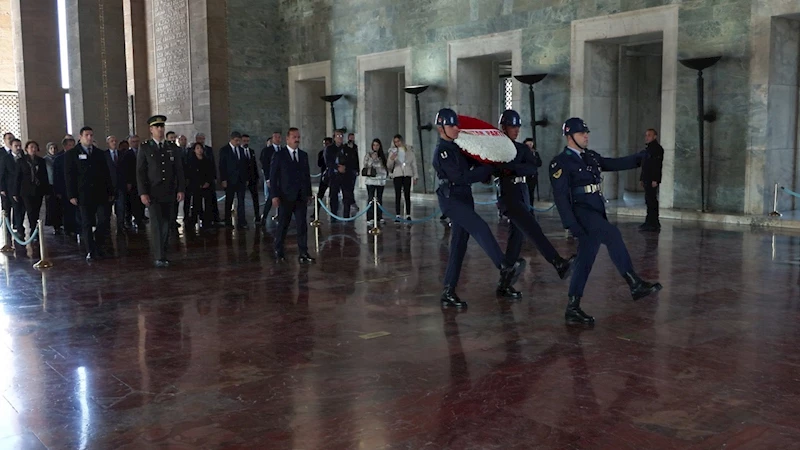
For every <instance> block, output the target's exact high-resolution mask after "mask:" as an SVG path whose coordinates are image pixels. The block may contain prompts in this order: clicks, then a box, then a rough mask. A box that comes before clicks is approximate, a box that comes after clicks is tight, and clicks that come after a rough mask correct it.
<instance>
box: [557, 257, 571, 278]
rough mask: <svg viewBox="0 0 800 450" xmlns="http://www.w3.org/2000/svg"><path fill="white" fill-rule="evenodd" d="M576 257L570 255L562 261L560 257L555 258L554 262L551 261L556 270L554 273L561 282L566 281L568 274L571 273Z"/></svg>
mask: <svg viewBox="0 0 800 450" xmlns="http://www.w3.org/2000/svg"><path fill="white" fill-rule="evenodd" d="M575 257H576V255H572V256H570V257H569V259H564V258H562V257H561V255H558V256H556V259H555V261H553V267H555V268H556V272H558V277H559V278H561V279H562V280H564V279H566V278H567V277H568V276H569V274H570V273H571V272H572V263H574V262H575Z"/></svg>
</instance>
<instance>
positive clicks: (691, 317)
mask: <svg viewBox="0 0 800 450" xmlns="http://www.w3.org/2000/svg"><path fill="white" fill-rule="evenodd" d="M480 210H481V211H482V212H483V213H484V216H485V217H487V218H488V219H489V222H490V224H492V226H493V227H496V229H497V235H498V236H499V239H500V240H501V241H503V242H504V241H505V238H506V235H507V233H506V228H505V226H500V225H498V224H497V219H496V218H495V216H494V210H493V209H492V207H482V208H481V209H480ZM431 212H433V210H432V207H431V205H430V204H429V205H427V206H424V207H421V208H419V209H418V210H417V212H416V214H417V215H418V216H420V217H422V216H426V215H428V214H430V213H431ZM542 222H543V226H544V228H545V230H546V231H547V232H548V233H551V235H552V236H553V239H554V243H555V245H556V247H557V248H558V249H559V250H560V251H561V252H562V254H570V253H571V252H572V251H573V250H574V247H575V243H574V242H573V241H569V240H566V239H564V237H563V233H562V232H561V231H560V227H559V222H558V221H557V220H556V219H555V217H554V216H553V215H552V214H545V215H543V216H542ZM619 226H620V229H621V230H622V233H623V236H624V237H625V239H626V241H627V243H628V247H629V249H630V250H631V254H632V256H633V259H634V262H635V265H636V266H637V268H638V270H639V272H640V273H641V274H642V275H643V276H645V277H647V278H650V279H658V280H660V281H661V282H662V283H663V284H664V286H665V288H664V290H663V291H661V292H660V293H659V295H658V296H657V297H655V298H651V299H647V300H644V301H641V302H639V303H636V304H634V303H633V302H632V301H631V300H630V297H629V295H628V293H627V287H626V285H625V283H624V282H623V280H622V279H621V278H620V277H619V275H617V274H616V273H615V271H614V269H613V267H612V265H611V263H610V260H609V259H608V255H607V254H606V253H605V252H602V253H601V254H600V256H599V257H598V260H597V263H596V266H595V269H594V272H593V273H592V276H591V278H590V281H589V285H588V290H587V296H586V298H585V300H584V309H585V310H586V311H587V312H589V313H590V314H593V315H594V316H595V317H596V318H597V320H598V322H597V325H596V326H595V327H594V328H592V329H586V328H575V327H567V326H565V325H564V323H563V309H564V303H565V300H566V290H567V282H566V281H561V280H559V279H558V278H557V277H556V275H555V274H554V271H553V270H552V269H551V268H550V267H549V266H548V265H546V264H545V263H544V262H543V261H542V260H541V258H540V257H539V256H538V255H537V253H536V251H535V250H533V249H532V248H531V247H530V245H529V244H526V248H525V251H524V256H525V257H526V258H527V259H528V260H529V262H530V265H529V267H528V269H527V270H526V272H525V274H524V276H523V278H521V280H520V282H519V283H518V284H517V287H519V288H520V289H521V290H523V291H524V293H525V297H524V299H523V300H522V301H521V302H519V303H515V304H512V303H506V302H502V301H498V300H496V299H495V298H494V294H493V292H494V289H493V287H494V283H495V281H496V278H497V276H496V271H495V270H493V269H490V263H489V261H488V258H487V257H486V256H485V255H484V254H483V253H482V252H481V251H480V249H479V248H478V247H477V246H476V245H475V244H474V243H470V251H469V253H468V256H467V261H466V263H465V266H464V274H463V280H462V284H461V286H460V287H459V293H460V295H461V296H462V297H463V298H464V299H466V300H468V301H470V309H469V311H468V312H466V313H461V314H443V313H442V312H441V310H440V308H439V304H438V295H439V292H440V289H441V286H440V281H439V280H440V278H441V276H442V273H443V271H444V261H445V260H446V256H447V243H448V236H449V235H448V230H447V229H446V228H444V227H443V226H442V225H441V224H439V223H438V222H430V223H426V224H423V225H415V226H413V227H406V226H396V225H394V224H388V225H387V226H386V227H385V228H384V232H383V234H382V235H381V236H379V237H378V250H377V259H376V258H375V256H374V253H373V250H374V248H373V243H372V236H370V235H368V234H367V233H366V229H365V225H364V222H363V219H360V220H359V221H358V222H357V223H356V224H355V225H334V226H332V227H331V226H329V225H328V224H327V223H325V224H323V226H322V228H321V230H320V234H319V253H318V255H319V261H318V263H317V264H316V265H314V266H312V267H300V266H298V264H297V261H296V259H294V258H292V256H294V255H296V250H294V248H293V246H292V245H291V243H293V242H294V241H293V239H290V246H289V247H287V250H288V252H287V253H288V256H289V259H288V261H287V262H286V263H285V264H283V265H276V264H275V263H274V262H273V261H272V259H271V258H270V255H271V252H272V246H271V242H272V239H271V237H270V236H269V234H261V233H259V232H256V231H255V230H250V231H248V232H245V233H239V232H237V233H230V232H226V231H220V232H219V233H218V234H216V235H213V236H211V237H197V236H181V238H180V242H179V243H178V244H177V245H176V251H175V254H174V257H173V258H172V259H173V262H174V264H173V267H171V268H169V269H166V270H164V269H154V268H151V263H152V262H151V258H150V257H149V256H148V255H147V252H148V251H147V236H145V235H132V236H129V237H127V238H120V239H117V240H116V244H115V245H116V250H117V253H118V254H119V255H120V256H118V257H117V258H114V259H108V260H103V261H100V262H98V263H94V264H92V265H91V266H90V265H88V264H87V263H86V262H85V261H84V260H83V255H82V254H81V253H80V252H79V251H78V249H77V246H76V245H75V244H74V243H71V242H70V243H68V242H67V241H66V239H65V238H53V237H50V236H48V240H49V242H50V243H51V244H52V245H51V251H52V253H53V260H54V262H55V263H56V266H55V267H54V268H52V269H49V270H48V271H46V272H44V273H40V272H37V271H36V270H34V269H32V268H31V264H32V263H33V262H35V261H36V260H37V259H38V258H37V252H36V251H35V250H31V253H27V254H26V253H25V252H18V253H17V254H15V255H12V256H10V257H6V256H2V257H0V262H1V263H2V268H3V273H4V275H5V283H4V284H3V285H2V288H0V294H1V295H2V296H1V297H0V339H2V345H0V388H2V396H3V398H2V400H0V448H2V449H39V448H55V449H113V448H122V449H151V448H153V449H161V448H163V449H326V450H327V449H384V448H387V449H444V448H448V449H584V448H586V449H718V448H735V449H789V448H800V346H798V345H797V342H798V340H800V325H798V322H800V304H798V299H800V287H799V284H798V280H799V279H800V237H798V236H796V235H795V236H791V235H786V234H778V235H774V236H773V234H771V232H769V231H766V230H753V229H749V228H732V227H723V226H716V225H714V224H694V223H679V222H667V221H665V222H664V223H663V226H664V228H663V231H662V233H661V234H660V235H644V234H640V233H639V232H637V231H636V226H637V223H636V222H633V221H629V220H627V219H622V220H621V223H619ZM312 249H313V238H312ZM371 333H383V334H384V335H382V336H381V335H377V336H378V337H374V336H376V335H374V334H373V335H370V334H371ZM387 333H388V334H387ZM367 338H370V339H367Z"/></svg>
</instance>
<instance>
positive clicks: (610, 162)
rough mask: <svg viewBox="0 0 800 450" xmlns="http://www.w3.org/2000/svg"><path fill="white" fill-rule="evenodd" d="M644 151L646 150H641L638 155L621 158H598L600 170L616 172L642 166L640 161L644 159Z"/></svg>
mask: <svg viewBox="0 0 800 450" xmlns="http://www.w3.org/2000/svg"><path fill="white" fill-rule="evenodd" d="M645 151H646V150H642V151H641V152H639V153H634V154H633V155H628V156H623V157H621V158H604V157H602V156H600V157H599V158H598V160H599V161H600V168H601V169H603V170H605V171H606V172H618V171H620V170H630V169H635V168H637V167H639V166H641V165H642V159H644V155H645ZM598 156H599V154H598Z"/></svg>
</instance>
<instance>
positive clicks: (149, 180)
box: [136, 139, 186, 202]
mask: <svg viewBox="0 0 800 450" xmlns="http://www.w3.org/2000/svg"><path fill="white" fill-rule="evenodd" d="M182 159H183V158H182V154H181V149H180V148H178V146H176V145H175V144H173V143H171V142H168V141H164V143H163V148H162V149H159V148H158V144H157V143H156V142H155V141H154V140H152V139H149V140H147V141H145V142H143V143H142V145H141V147H140V148H139V153H138V154H137V155H136V184H137V186H138V188H139V195H149V196H150V199H151V200H152V201H156V202H174V201H175V200H176V195H177V193H178V192H184V191H185V189H186V186H185V183H186V178H185V176H184V173H183V164H182V161H181V160H182Z"/></svg>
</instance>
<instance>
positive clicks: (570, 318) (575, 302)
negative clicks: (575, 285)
mask: <svg viewBox="0 0 800 450" xmlns="http://www.w3.org/2000/svg"><path fill="white" fill-rule="evenodd" d="M564 319H565V320H566V321H567V323H594V317H592V316H590V315H588V314H586V313H585V312H583V310H582V309H581V298H580V297H578V296H575V295H570V296H569V303H567V310H566V311H565V312H564Z"/></svg>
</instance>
